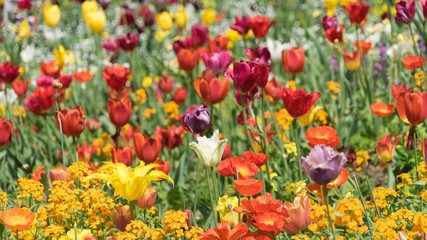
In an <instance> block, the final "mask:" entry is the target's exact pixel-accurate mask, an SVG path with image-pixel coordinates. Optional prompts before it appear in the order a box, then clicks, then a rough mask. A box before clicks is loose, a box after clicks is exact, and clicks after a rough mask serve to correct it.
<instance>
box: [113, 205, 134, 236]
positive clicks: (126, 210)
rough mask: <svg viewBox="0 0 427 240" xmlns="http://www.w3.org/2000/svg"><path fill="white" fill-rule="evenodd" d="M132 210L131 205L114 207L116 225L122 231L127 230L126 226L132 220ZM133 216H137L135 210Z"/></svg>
mask: <svg viewBox="0 0 427 240" xmlns="http://www.w3.org/2000/svg"><path fill="white" fill-rule="evenodd" d="M130 211H131V209H130V207H129V205H125V206H123V207H116V209H114V217H113V219H114V225H116V227H117V228H118V229H119V230H120V231H122V232H124V231H126V226H127V225H128V224H129V223H130V221H131V220H132V215H131V212H130ZM133 216H135V210H134V214H133Z"/></svg>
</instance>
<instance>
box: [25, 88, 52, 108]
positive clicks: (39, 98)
mask: <svg viewBox="0 0 427 240" xmlns="http://www.w3.org/2000/svg"><path fill="white" fill-rule="evenodd" d="M54 95H55V87H53V86H50V87H46V88H44V87H40V86H38V87H36V89H35V90H34V92H33V93H31V94H30V95H28V96H27V98H26V100H25V106H26V108H27V109H28V110H30V111H31V112H32V113H34V114H36V115H43V114H44V113H45V112H47V111H49V110H50V109H51V108H52V107H53V105H54V104H55V100H54V99H53V96H54Z"/></svg>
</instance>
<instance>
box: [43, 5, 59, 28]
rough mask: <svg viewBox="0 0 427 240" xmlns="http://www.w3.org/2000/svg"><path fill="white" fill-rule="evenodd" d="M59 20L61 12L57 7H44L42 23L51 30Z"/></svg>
mask: <svg viewBox="0 0 427 240" xmlns="http://www.w3.org/2000/svg"><path fill="white" fill-rule="evenodd" d="M60 19H61V10H60V9H59V7H58V5H47V6H46V7H44V22H45V23H46V25H48V26H49V27H51V28H53V27H56V25H58V23H59V20H60Z"/></svg>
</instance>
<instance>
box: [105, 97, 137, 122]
mask: <svg viewBox="0 0 427 240" xmlns="http://www.w3.org/2000/svg"><path fill="white" fill-rule="evenodd" d="M131 113H132V102H131V101H130V99H129V98H126V99H111V98H110V99H108V115H109V116H110V121H111V122H112V123H113V124H114V125H115V126H116V127H117V128H121V127H123V126H124V125H126V123H128V122H129V119H130V115H131Z"/></svg>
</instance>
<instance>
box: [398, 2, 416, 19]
mask: <svg viewBox="0 0 427 240" xmlns="http://www.w3.org/2000/svg"><path fill="white" fill-rule="evenodd" d="M414 17H415V0H411V1H409V2H405V1H400V2H399V3H397V4H396V18H395V20H396V23H405V24H410V23H411V22H412V20H414Z"/></svg>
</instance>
